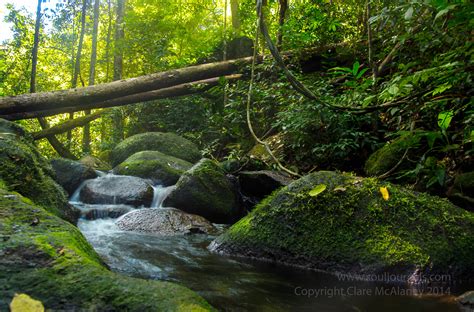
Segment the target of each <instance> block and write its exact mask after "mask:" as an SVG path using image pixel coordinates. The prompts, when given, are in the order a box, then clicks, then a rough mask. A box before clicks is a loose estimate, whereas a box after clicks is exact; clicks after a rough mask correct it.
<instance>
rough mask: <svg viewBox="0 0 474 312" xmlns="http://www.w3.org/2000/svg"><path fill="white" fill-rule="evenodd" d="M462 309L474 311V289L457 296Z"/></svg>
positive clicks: (466, 311) (465, 311)
mask: <svg viewBox="0 0 474 312" xmlns="http://www.w3.org/2000/svg"><path fill="white" fill-rule="evenodd" d="M456 301H457V302H458V304H459V306H460V307H461V311H463V312H472V311H474V290H471V291H468V292H465V293H464V294H462V295H461V296H459V297H457V298H456Z"/></svg>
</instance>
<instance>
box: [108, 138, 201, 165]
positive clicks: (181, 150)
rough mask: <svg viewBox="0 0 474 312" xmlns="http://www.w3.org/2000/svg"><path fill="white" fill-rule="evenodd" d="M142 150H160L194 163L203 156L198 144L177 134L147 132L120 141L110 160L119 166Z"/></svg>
mask: <svg viewBox="0 0 474 312" xmlns="http://www.w3.org/2000/svg"><path fill="white" fill-rule="evenodd" d="M141 151H159V152H162V153H164V154H167V155H170V156H174V157H176V158H180V159H184V160H186V161H189V162H192V163H194V162H196V161H198V160H199V159H200V158H201V153H200V152H199V150H198V148H197V146H196V145H194V143H192V142H191V141H189V140H186V139H185V138H182V137H180V136H179V135H177V134H174V133H162V132H147V133H141V134H137V135H134V136H131V137H129V138H127V139H125V140H124V141H122V142H121V143H119V144H118V145H117V146H116V147H115V148H114V149H113V150H112V152H111V153H110V161H111V163H112V165H113V166H117V165H118V164H120V163H121V162H123V161H124V160H125V159H127V158H128V157H129V156H131V155H133V154H135V153H137V152H141Z"/></svg>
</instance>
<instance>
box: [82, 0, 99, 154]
mask: <svg viewBox="0 0 474 312" xmlns="http://www.w3.org/2000/svg"><path fill="white" fill-rule="evenodd" d="M99 13H100V0H95V3H94V26H93V27H92V47H91V62H90V66H89V86H93V85H94V84H95V65H96V63H97V34H98V32H99ZM84 113H85V115H86V116H87V115H90V113H91V110H90V109H88V110H85V111H84ZM90 145H91V134H90V125H89V123H86V124H84V129H83V132H82V151H83V152H84V153H85V154H89V153H90V151H91V146H90Z"/></svg>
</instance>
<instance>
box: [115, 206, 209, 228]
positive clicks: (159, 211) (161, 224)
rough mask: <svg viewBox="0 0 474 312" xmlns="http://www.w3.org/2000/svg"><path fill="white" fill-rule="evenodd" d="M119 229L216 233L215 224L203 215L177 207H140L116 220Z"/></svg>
mask: <svg viewBox="0 0 474 312" xmlns="http://www.w3.org/2000/svg"><path fill="white" fill-rule="evenodd" d="M116 224H117V226H118V227H119V229H121V230H124V231H136V232H145V233H154V234H159V235H175V234H194V233H204V234H210V233H214V232H215V231H216V229H215V228H214V226H213V225H212V224H211V223H210V222H209V221H207V220H206V219H204V218H203V217H201V216H198V215H193V214H189V213H185V212H183V211H181V210H178V209H175V208H151V209H139V210H134V211H132V212H129V213H127V214H126V215H124V216H122V217H121V218H120V219H119V220H117V222H116Z"/></svg>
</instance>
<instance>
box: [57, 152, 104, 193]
mask: <svg viewBox="0 0 474 312" xmlns="http://www.w3.org/2000/svg"><path fill="white" fill-rule="evenodd" d="M51 166H52V167H53V170H54V173H55V175H54V179H55V180H56V182H58V183H59V184H60V185H61V186H62V187H63V188H64V189H65V190H66V192H67V193H68V194H69V196H71V195H72V194H73V193H74V191H76V189H77V188H78V187H79V186H80V185H81V183H82V182H84V181H85V180H88V179H94V178H96V177H97V173H96V172H95V170H94V169H92V168H91V167H88V166H85V165H84V164H82V163H80V162H78V161H74V160H70V159H65V158H56V159H52V160H51Z"/></svg>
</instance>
